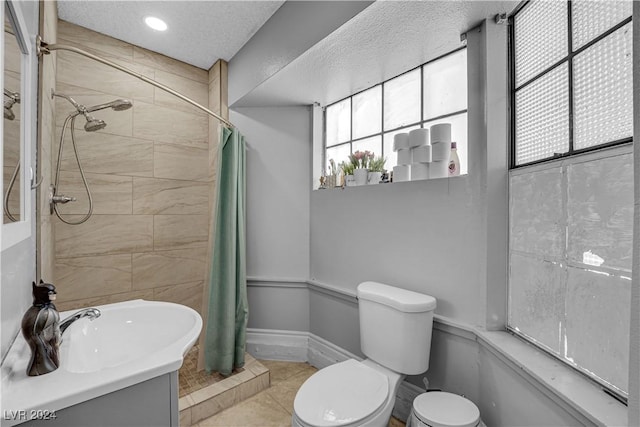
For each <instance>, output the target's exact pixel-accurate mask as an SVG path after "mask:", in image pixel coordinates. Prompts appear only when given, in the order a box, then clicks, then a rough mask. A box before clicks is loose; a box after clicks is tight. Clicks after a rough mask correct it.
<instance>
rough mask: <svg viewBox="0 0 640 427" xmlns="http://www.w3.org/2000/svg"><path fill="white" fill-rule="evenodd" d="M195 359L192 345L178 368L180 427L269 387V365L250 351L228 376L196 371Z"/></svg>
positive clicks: (200, 419) (196, 358)
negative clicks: (242, 362)
mask: <svg viewBox="0 0 640 427" xmlns="http://www.w3.org/2000/svg"><path fill="white" fill-rule="evenodd" d="M197 362H198V346H194V347H193V348H192V349H191V350H190V351H189V353H187V355H186V356H185V358H184V363H183V365H182V367H181V368H180V371H179V372H178V382H179V387H178V388H179V396H180V399H179V401H178V408H179V410H180V426H181V427H188V426H191V425H195V424H197V423H198V422H200V421H202V420H203V419H205V418H209V417H211V416H213V415H215V414H217V413H218V412H220V411H222V410H224V409H227V408H229V407H231V406H233V405H235V404H237V403H240V402H242V401H243V400H245V399H248V398H249V397H251V396H253V395H254V394H257V393H259V392H261V391H262V390H264V389H266V388H269V385H270V375H269V369H267V368H266V367H265V366H264V365H263V364H262V363H260V361H258V360H256V359H254V358H253V356H251V355H250V354H249V353H246V354H245V365H244V367H243V368H240V369H238V370H235V371H233V373H232V374H231V376H229V377H223V376H222V375H220V374H218V373H213V374H211V375H209V374H207V373H206V372H205V371H198V370H197Z"/></svg>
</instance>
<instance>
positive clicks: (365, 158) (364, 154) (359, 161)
mask: <svg viewBox="0 0 640 427" xmlns="http://www.w3.org/2000/svg"><path fill="white" fill-rule="evenodd" d="M373 158H374V153H372V152H371V151H369V150H366V151H359V150H358V151H356V152H355V153H353V154H351V155H349V160H350V161H351V164H353V166H354V167H355V168H363V169H367V168H368V167H369V162H370V161H371V160H372V159H373Z"/></svg>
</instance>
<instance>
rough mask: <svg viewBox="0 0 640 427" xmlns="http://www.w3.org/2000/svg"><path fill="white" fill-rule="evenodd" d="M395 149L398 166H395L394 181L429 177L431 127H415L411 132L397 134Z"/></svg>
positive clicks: (394, 143) (394, 142)
mask: <svg viewBox="0 0 640 427" xmlns="http://www.w3.org/2000/svg"><path fill="white" fill-rule="evenodd" d="M393 151H395V152H396V153H397V154H398V166H394V167H393V182H402V181H417V180H420V179H429V163H431V145H430V144H429V129H414V130H412V131H411V132H409V133H398V134H396V135H395V136H394V139H393Z"/></svg>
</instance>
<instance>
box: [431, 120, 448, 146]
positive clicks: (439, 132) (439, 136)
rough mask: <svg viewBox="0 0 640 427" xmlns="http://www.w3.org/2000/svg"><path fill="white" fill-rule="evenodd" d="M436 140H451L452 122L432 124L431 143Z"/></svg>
mask: <svg viewBox="0 0 640 427" xmlns="http://www.w3.org/2000/svg"><path fill="white" fill-rule="evenodd" d="M435 142H451V123H440V124H437V125H433V126H431V144H433V143H435Z"/></svg>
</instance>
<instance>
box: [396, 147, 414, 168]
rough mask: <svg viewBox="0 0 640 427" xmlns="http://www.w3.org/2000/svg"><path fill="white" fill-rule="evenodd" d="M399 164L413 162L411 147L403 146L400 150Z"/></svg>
mask: <svg viewBox="0 0 640 427" xmlns="http://www.w3.org/2000/svg"><path fill="white" fill-rule="evenodd" d="M398 164H399V165H410V164H411V149H410V148H403V149H401V150H398Z"/></svg>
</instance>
